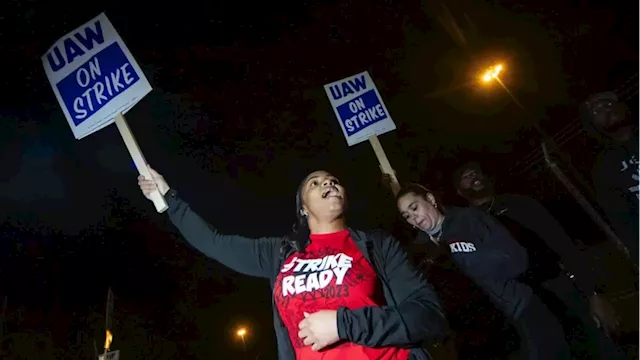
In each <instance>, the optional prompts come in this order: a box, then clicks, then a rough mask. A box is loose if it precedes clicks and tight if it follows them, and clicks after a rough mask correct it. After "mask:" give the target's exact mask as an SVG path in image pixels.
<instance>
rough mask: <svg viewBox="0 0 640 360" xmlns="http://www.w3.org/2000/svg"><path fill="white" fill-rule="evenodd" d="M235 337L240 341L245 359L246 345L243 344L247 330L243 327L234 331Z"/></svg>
mask: <svg viewBox="0 0 640 360" xmlns="http://www.w3.org/2000/svg"><path fill="white" fill-rule="evenodd" d="M236 335H237V336H238V337H239V338H240V340H242V349H243V350H244V356H245V357H247V343H246V342H245V339H244V337H245V336H246V335H247V329H246V328H244V327H241V328H239V329H238V330H237V331H236Z"/></svg>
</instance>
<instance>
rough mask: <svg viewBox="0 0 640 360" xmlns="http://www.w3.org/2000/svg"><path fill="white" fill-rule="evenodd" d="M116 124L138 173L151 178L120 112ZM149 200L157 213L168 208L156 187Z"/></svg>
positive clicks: (145, 162)
mask: <svg viewBox="0 0 640 360" xmlns="http://www.w3.org/2000/svg"><path fill="white" fill-rule="evenodd" d="M116 126H117V127H118V131H119V132H120V136H122V140H124V144H125V145H126V146H127V150H129V154H130V155H131V158H132V159H133V162H134V164H136V168H137V169H138V173H140V175H142V176H144V177H145V178H147V179H151V172H149V167H148V166H147V161H146V160H145V159H144V156H143V155H142V151H140V147H139V146H138V142H137V141H136V138H135V137H134V136H133V134H132V133H131V129H129V125H128V124H127V121H126V120H125V118H124V116H122V114H121V113H118V115H116ZM151 201H153V205H154V206H155V207H156V210H157V211H158V212H159V213H162V212H165V211H166V210H167V209H168V208H169V206H168V205H167V202H166V200H165V199H164V196H162V194H160V191H158V190H157V189H156V190H155V191H154V192H152V193H151Z"/></svg>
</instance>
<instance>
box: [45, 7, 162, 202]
mask: <svg viewBox="0 0 640 360" xmlns="http://www.w3.org/2000/svg"><path fill="white" fill-rule="evenodd" d="M42 64H43V67H44V71H45V73H46V75H47V79H48V80H49V83H50V84H51V89H52V90H53V92H54V94H55V95H56V99H57V100H58V103H59V104H60V107H61V108H62V112H63V113H64V115H65V117H66V119H67V122H68V123H69V127H70V128H71V131H72V132H73V135H74V136H75V138H76V139H78V140H79V139H82V138H84V137H86V136H89V135H91V134H93V133H95V132H97V131H99V130H101V129H103V128H105V127H107V126H109V125H111V124H112V123H114V122H115V123H116V126H117V127H118V131H119V132H120V135H121V136H122V139H123V140H124V143H125V145H126V146H127V149H128V150H129V154H131V158H132V159H133V161H134V163H135V164H136V168H137V169H138V172H139V173H140V174H141V175H143V176H144V177H146V178H148V179H150V178H151V174H150V173H149V169H148V167H147V163H146V161H145V160H144V156H142V152H141V151H140V147H139V146H138V143H137V142H136V140H135V137H134V136H133V134H132V133H131V130H130V129H129V126H128V125H127V123H126V121H125V119H124V114H125V113H126V112H127V111H129V110H130V109H131V108H132V107H133V106H134V105H136V104H137V103H138V102H139V101H140V100H142V98H143V97H145V96H146V95H147V94H148V93H149V92H151V85H150V84H149V81H148V80H147V78H146V77H145V75H144V72H143V71H142V69H141V68H140V66H138V63H137V62H136V60H135V58H134V57H133V55H131V52H130V51H129V49H128V48H127V45H126V44H125V43H124V41H123V40H122V38H121V37H120V35H118V32H117V31H116V29H115V28H114V27H113V25H112V24H111V22H110V21H109V19H107V16H106V15H105V14H104V13H101V14H100V15H98V16H96V17H95V18H93V19H91V20H90V21H88V22H87V23H85V24H84V25H82V26H80V27H78V28H76V29H75V30H73V31H71V32H70V33H68V34H66V35H65V36H63V37H62V38H60V39H58V41H56V42H55V43H54V44H53V45H52V46H51V48H49V50H48V51H47V52H46V53H45V54H44V55H43V56H42ZM151 199H152V201H153V204H154V205H155V207H156V210H157V211H158V212H163V211H166V210H167V203H166V201H165V200H164V198H163V197H162V195H160V193H159V192H158V191H157V190H156V191H154V192H153V193H152V194H151Z"/></svg>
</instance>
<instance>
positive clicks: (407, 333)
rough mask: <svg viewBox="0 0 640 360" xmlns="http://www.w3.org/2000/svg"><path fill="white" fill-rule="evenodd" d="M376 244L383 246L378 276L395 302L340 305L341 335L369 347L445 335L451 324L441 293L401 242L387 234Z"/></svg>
mask: <svg viewBox="0 0 640 360" xmlns="http://www.w3.org/2000/svg"><path fill="white" fill-rule="evenodd" d="M375 241H380V240H378V239H376V240H375ZM376 246H379V249H380V250H379V258H381V259H380V261H379V262H380V263H381V264H380V265H381V266H382V267H384V268H383V269H381V271H382V272H383V273H382V274H379V275H378V276H379V277H380V278H381V281H382V282H383V287H384V288H385V295H386V296H385V297H386V298H387V299H393V300H394V302H395V304H387V305H386V306H367V307H362V308H359V309H347V308H340V309H339V310H338V315H337V319H338V336H339V337H340V339H342V340H347V341H350V342H353V343H356V344H360V345H364V346H367V347H379V346H406V347H410V346H415V345H417V344H419V343H421V342H422V341H424V340H427V339H433V338H437V337H440V336H444V334H445V333H446V328H447V325H446V320H445V318H444V315H443V313H442V310H441V309H440V303H439V300H438V296H437V294H436V292H435V291H434V290H433V288H432V287H431V286H430V285H429V284H428V283H427V281H426V280H425V278H424V276H423V275H422V274H421V273H420V272H418V271H416V270H415V269H414V268H413V266H411V264H410V262H409V260H408V259H407V254H406V253H405V251H404V250H403V249H402V248H401V246H400V244H398V242H397V241H396V240H395V239H394V238H393V237H391V236H385V237H384V238H383V239H382V240H381V242H380V244H376V245H374V248H375V247H376ZM371 256H372V257H374V256H375V254H371ZM372 261H374V262H375V260H374V259H372Z"/></svg>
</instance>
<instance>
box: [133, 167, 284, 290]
mask: <svg viewBox="0 0 640 360" xmlns="http://www.w3.org/2000/svg"><path fill="white" fill-rule="evenodd" d="M149 170H150V171H151V175H152V176H153V179H151V180H149V179H145V178H144V177H142V176H140V177H139V178H138V184H139V185H140V189H141V190H142V192H143V193H144V194H145V196H147V197H148V196H149V194H150V193H151V192H152V191H153V190H155V188H156V186H157V188H158V190H159V191H160V193H161V194H162V195H164V196H165V199H166V200H167V204H168V205H169V218H170V219H171V222H173V224H174V225H175V226H176V227H177V228H178V230H179V231H180V233H181V234H182V236H184V238H185V239H186V240H187V241H188V242H189V243H190V244H191V245H192V246H193V247H195V248H196V249H197V250H199V251H200V252H202V253H203V254H205V255H206V256H208V257H210V258H212V259H214V260H216V261H218V262H220V263H222V264H223V265H225V266H227V267H229V268H230V269H232V270H235V271H237V272H240V273H243V274H246V275H250V276H257V277H265V278H267V277H269V276H270V275H271V274H273V273H274V272H275V267H276V266H277V265H276V264H275V259H276V258H277V254H278V252H279V248H280V244H281V241H282V239H281V238H260V239H250V238H247V237H244V236H240V235H225V234H221V233H220V232H218V231H217V230H216V229H215V228H213V227H212V226H211V225H209V224H208V223H207V222H206V221H204V220H203V219H202V218H201V217H200V216H198V214H196V213H195V212H194V211H193V210H191V207H190V206H189V205H188V204H187V203H186V202H184V201H182V200H181V199H180V198H179V197H178V196H177V192H176V191H175V190H170V189H169V185H168V184H167V182H166V180H165V179H164V177H162V175H160V174H158V173H157V172H156V171H155V170H153V169H151V168H150V169H149Z"/></svg>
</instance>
